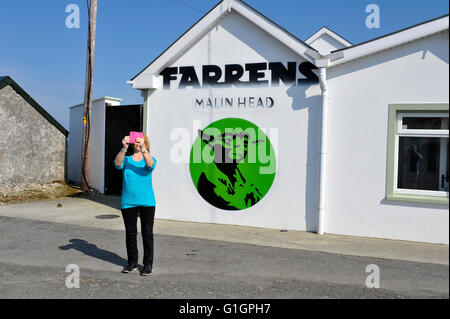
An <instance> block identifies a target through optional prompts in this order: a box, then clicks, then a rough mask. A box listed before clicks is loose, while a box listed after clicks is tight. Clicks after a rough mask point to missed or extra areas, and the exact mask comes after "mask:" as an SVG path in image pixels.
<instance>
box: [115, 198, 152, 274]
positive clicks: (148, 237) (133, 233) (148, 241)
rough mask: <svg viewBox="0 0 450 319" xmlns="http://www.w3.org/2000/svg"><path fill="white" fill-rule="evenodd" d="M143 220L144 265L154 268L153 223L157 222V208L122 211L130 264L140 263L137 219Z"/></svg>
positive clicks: (134, 208) (133, 208)
mask: <svg viewBox="0 0 450 319" xmlns="http://www.w3.org/2000/svg"><path fill="white" fill-rule="evenodd" d="M138 212H139V216H140V218H141V234H142V241H143V246H144V260H143V263H144V265H150V266H153V223H154V220H155V206H148V207H130V208H126V209H122V217H123V221H124V223H125V239H126V245H127V255H128V263H129V264H137V263H138V246H137V218H138Z"/></svg>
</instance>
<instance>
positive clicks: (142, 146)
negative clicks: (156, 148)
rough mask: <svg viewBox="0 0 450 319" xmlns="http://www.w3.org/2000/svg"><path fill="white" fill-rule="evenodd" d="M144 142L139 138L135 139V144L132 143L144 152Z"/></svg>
mask: <svg viewBox="0 0 450 319" xmlns="http://www.w3.org/2000/svg"><path fill="white" fill-rule="evenodd" d="M144 143H145V141H144V139H143V138H140V137H136V142H135V143H134V144H136V145H137V146H138V147H139V149H140V150H141V151H143V150H146V149H145V144H144Z"/></svg>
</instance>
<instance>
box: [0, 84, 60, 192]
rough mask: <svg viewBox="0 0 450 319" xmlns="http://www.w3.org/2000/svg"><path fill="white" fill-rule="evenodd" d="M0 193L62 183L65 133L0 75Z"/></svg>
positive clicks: (38, 106)
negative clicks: (20, 188)
mask: <svg viewBox="0 0 450 319" xmlns="http://www.w3.org/2000/svg"><path fill="white" fill-rule="evenodd" d="M0 128H1V133H0V192H3V193H4V192H7V191H8V189H12V188H14V187H22V186H26V185H30V184H47V183H52V182H59V181H62V182H64V181H65V180H66V176H67V175H66V174H67V137H68V135H69V132H68V131H67V130H66V129H65V128H64V127H63V126H62V125H61V124H59V123H58V122H57V121H56V120H55V119H54V118H53V117H52V116H51V115H50V114H49V113H48V112H47V111H45V110H44V109H43V108H42V107H41V106H40V105H39V104H38V103H37V102H36V101H35V100H34V99H33V98H32V97H31V96H29V95H28V94H27V93H26V92H25V91H24V90H23V89H22V88H21V87H20V86H19V85H18V84H17V83H16V82H15V81H14V80H13V79H11V78H10V77H9V76H0Z"/></svg>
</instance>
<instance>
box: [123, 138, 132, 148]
mask: <svg viewBox="0 0 450 319" xmlns="http://www.w3.org/2000/svg"><path fill="white" fill-rule="evenodd" d="M122 145H123V147H125V148H128V146H129V145H130V137H129V136H125V137H124V138H123V140H122Z"/></svg>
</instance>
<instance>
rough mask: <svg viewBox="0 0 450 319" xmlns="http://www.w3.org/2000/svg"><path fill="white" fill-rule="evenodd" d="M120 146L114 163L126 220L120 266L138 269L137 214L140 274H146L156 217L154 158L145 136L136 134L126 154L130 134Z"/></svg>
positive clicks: (126, 268)
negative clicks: (141, 252) (124, 261)
mask: <svg viewBox="0 0 450 319" xmlns="http://www.w3.org/2000/svg"><path fill="white" fill-rule="evenodd" d="M122 144H123V148H122V149H121V150H120V152H119V153H118V154H117V156H116V159H115V160H114V165H115V166H116V168H117V169H120V170H123V183H122V198H121V210H122V217H123V221H124V223H125V235H126V236H125V237H126V246H127V255H128V264H127V266H126V267H125V268H124V269H123V270H122V272H123V273H129V272H131V271H133V270H135V269H137V263H138V248H137V239H136V237H137V216H138V212H139V216H140V218H141V232H142V240H143V244H144V260H143V263H144V267H143V269H142V270H141V275H142V276H148V275H150V274H151V273H152V269H153V221H154V218H155V205H156V202H155V195H154V193H153V185H152V173H153V170H154V169H155V166H156V159H155V158H154V157H152V156H150V143H149V140H148V137H147V136H146V135H143V139H142V138H136V143H133V155H131V156H125V153H126V152H127V149H128V146H129V144H130V137H129V136H125V137H124V138H123V140H122Z"/></svg>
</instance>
